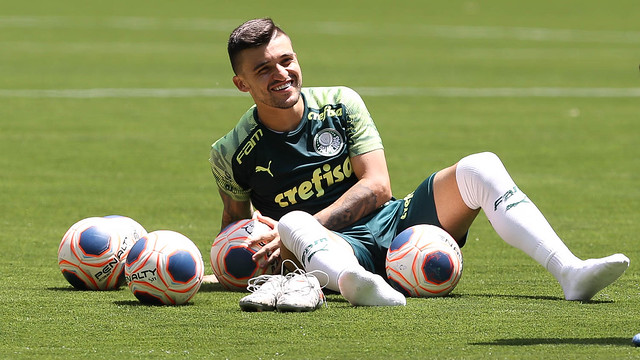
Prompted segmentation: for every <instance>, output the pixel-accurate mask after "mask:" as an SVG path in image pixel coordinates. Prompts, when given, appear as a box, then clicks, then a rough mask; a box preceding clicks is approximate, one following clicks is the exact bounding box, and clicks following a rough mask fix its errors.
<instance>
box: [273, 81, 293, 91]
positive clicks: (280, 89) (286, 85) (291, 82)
mask: <svg viewBox="0 0 640 360" xmlns="http://www.w3.org/2000/svg"><path fill="white" fill-rule="evenodd" d="M292 86H293V80H289V81H287V82H286V83H284V84H282V85H279V86H276V87H274V88H273V90H274V91H282V90H287V89H289V88H290V87H292Z"/></svg>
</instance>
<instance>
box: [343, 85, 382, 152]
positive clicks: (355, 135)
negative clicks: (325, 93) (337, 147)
mask: <svg viewBox="0 0 640 360" xmlns="http://www.w3.org/2000/svg"><path fill="white" fill-rule="evenodd" d="M340 90H341V95H342V99H341V102H342V103H343V104H344V106H345V109H346V111H347V116H346V121H347V129H346V130H347V136H348V140H347V141H348V144H349V156H356V155H361V154H364V153H367V152H369V151H373V150H378V149H383V146H382V139H381V138H380V134H379V133H378V129H377V128H376V125H375V123H374V122H373V118H371V114H369V110H367V107H366V106H365V104H364V101H363V100H362V98H361V97H360V95H359V94H358V93H357V92H355V91H354V90H352V89H350V88H347V87H341V88H340Z"/></svg>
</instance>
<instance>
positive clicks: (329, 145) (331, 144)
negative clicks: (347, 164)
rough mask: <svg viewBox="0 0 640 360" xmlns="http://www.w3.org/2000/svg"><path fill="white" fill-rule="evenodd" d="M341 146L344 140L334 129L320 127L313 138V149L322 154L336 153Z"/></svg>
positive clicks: (331, 154)
mask: <svg viewBox="0 0 640 360" xmlns="http://www.w3.org/2000/svg"><path fill="white" fill-rule="evenodd" d="M343 146H344V140H343V139H342V136H340V133H339V132H338V131H337V130H335V129H322V130H320V132H318V133H317V134H316V136H315V137H314V138H313V149H314V150H315V151H316V152H317V153H318V154H320V155H323V156H333V155H336V154H338V153H339V152H340V151H342V147H343Z"/></svg>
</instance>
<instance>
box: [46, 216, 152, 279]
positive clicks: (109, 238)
mask: <svg viewBox="0 0 640 360" xmlns="http://www.w3.org/2000/svg"><path fill="white" fill-rule="evenodd" d="M146 233H147V232H146V230H145V229H144V228H143V227H142V225H140V224H138V223H137V222H136V221H135V220H133V219H131V218H128V217H125V216H119V215H114V216H110V217H90V218H86V219H82V220H80V221H78V222H76V223H75V224H73V225H72V226H71V227H70V228H69V230H67V232H66V233H65V235H64V236H63V237H62V241H61V242H60V246H59V247H58V265H59V266H60V271H62V275H63V276H64V277H65V279H67V281H68V282H69V283H70V284H71V285H72V286H73V287H75V288H77V289H80V290H113V289H117V288H119V287H120V286H121V285H122V284H124V259H125V258H126V257H127V253H128V252H129V250H130V249H131V247H132V246H133V244H134V243H135V242H136V241H137V240H138V239H139V238H140V236H142V235H144V234H146Z"/></svg>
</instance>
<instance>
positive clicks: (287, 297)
mask: <svg viewBox="0 0 640 360" xmlns="http://www.w3.org/2000/svg"><path fill="white" fill-rule="evenodd" d="M322 304H325V297H324V293H323V292H322V287H321V286H320V282H319V281H318V279H317V278H316V277H315V276H313V275H312V274H311V273H306V272H304V270H302V269H296V271H294V272H291V273H289V274H287V275H286V276H285V280H284V281H283V282H282V294H280V296H279V297H278V300H277V302H276V308H277V309H278V311H282V312H284V311H295V312H302V311H314V310H315V309H318V308H320V307H321V306H322Z"/></svg>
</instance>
